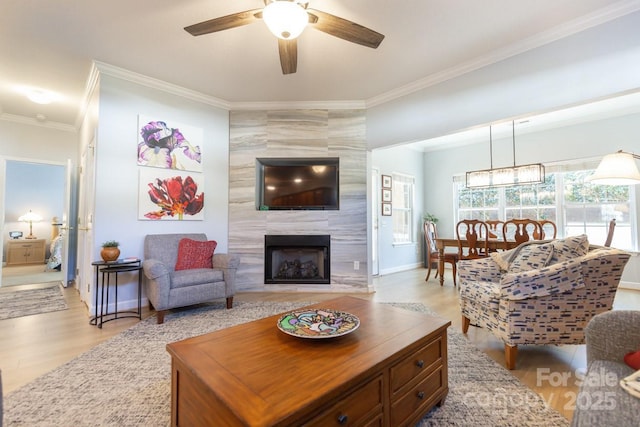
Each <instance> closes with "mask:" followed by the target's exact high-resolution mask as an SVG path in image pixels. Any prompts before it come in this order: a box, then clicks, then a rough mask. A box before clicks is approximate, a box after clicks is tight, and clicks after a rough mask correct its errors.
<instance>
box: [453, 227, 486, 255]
mask: <svg viewBox="0 0 640 427" xmlns="http://www.w3.org/2000/svg"><path fill="white" fill-rule="evenodd" d="M456 238H457V239H458V259H459V260H462V259H476V258H484V257H487V256H489V246H488V245H489V226H487V223H486V222H484V221H480V220H479V219H463V220H460V221H458V223H457V224H456ZM464 241H466V244H464V243H463V242H464Z"/></svg>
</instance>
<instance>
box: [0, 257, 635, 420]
mask: <svg viewBox="0 0 640 427" xmlns="http://www.w3.org/2000/svg"><path fill="white" fill-rule="evenodd" d="M425 273H426V270H425V269H416V270H411V271H406V272H401V273H395V274H390V275H387V276H382V277H380V278H376V279H374V283H375V286H376V292H375V293H372V294H352V295H355V296H358V297H360V298H366V299H371V300H374V301H379V302H420V303H423V304H424V305H426V306H428V307H430V308H431V309H433V310H434V311H435V312H437V313H438V314H439V315H441V316H442V317H445V318H447V319H449V320H451V322H452V326H451V327H452V328H455V329H456V330H458V331H460V308H459V305H458V291H457V289H456V288H454V287H453V283H452V281H451V280H450V277H451V274H450V272H449V271H447V272H445V278H446V280H445V284H444V286H443V287H440V286H439V284H438V282H437V280H435V279H434V278H433V277H432V278H431V279H430V280H429V281H428V282H425V281H424V277H425ZM12 288H13V287H12ZM13 289H15V288H13ZM336 296H339V295H336V294H317V293H240V294H237V295H236V297H235V300H236V301H324V300H327V299H330V298H334V297H336ZM65 299H66V300H67V304H68V305H69V309H68V310H64V311H59V312H54V313H45V314H39V315H35V316H27V317H21V318H16V319H7V320H2V321H0V369H2V380H3V386H4V392H5V394H6V393H9V392H11V391H12V390H15V389H16V388H18V387H20V386H22V385H24V384H26V383H28V382H30V381H32V380H34V379H35V378H37V377H39V376H40V375H42V374H44V373H46V372H48V371H50V370H52V369H54V368H56V367H57V366H60V365H62V364H63V363H65V362H67V361H69V360H71V359H73V358H74V357H76V356H78V355H79V354H81V353H83V352H85V351H87V350H89V349H91V348H92V347H93V346H95V345H97V344H99V343H101V342H103V341H105V340H107V339H109V338H110V337H112V336H114V335H116V334H118V333H119V332H121V331H123V330H125V329H127V328H129V327H130V326H132V325H134V324H135V323H136V322H137V319H121V320H116V321H112V322H108V323H106V324H105V325H104V327H103V328H102V329H98V328H96V327H95V326H91V325H89V322H88V314H87V309H86V306H85V305H84V303H82V302H81V301H80V299H79V297H78V294H77V291H76V290H75V289H73V288H66V289H65ZM614 309H640V292H637V291H631V290H622V289H620V290H618V293H617V295H616V300H615V303H614ZM152 314H153V313H151V312H149V311H148V310H145V311H144V313H143V316H145V317H147V316H150V315H152ZM467 336H468V338H469V340H470V341H471V342H473V343H474V344H475V345H476V346H477V347H478V348H480V349H481V350H482V351H484V352H485V353H486V354H488V355H489V356H490V357H491V358H493V359H494V360H495V361H496V362H498V363H499V364H501V365H502V366H504V353H503V345H502V343H501V342H500V341H498V340H497V339H496V338H494V337H493V335H491V334H489V333H487V332H486V331H484V330H482V329H479V328H474V327H471V328H470V330H469V333H468V335H467ZM585 365H586V355H585V349H584V346H583V345H577V346H523V347H521V348H519V350H518V362H517V369H515V370H513V371H512V373H513V375H515V376H516V377H517V378H519V379H520V380H521V381H522V382H523V383H524V384H526V385H527V386H528V387H530V388H531V389H533V390H535V391H536V392H537V393H539V394H540V395H541V396H542V397H543V398H544V399H545V401H547V402H548V403H549V404H550V405H551V406H552V407H553V408H555V409H556V410H558V411H559V412H560V413H562V414H563V415H564V416H565V417H567V418H568V419H571V416H572V414H573V409H572V407H571V406H572V400H575V399H574V398H575V394H576V393H577V387H576V385H575V381H576V375H575V373H576V369H581V368H584V367H585ZM560 375H565V376H567V378H568V380H567V381H566V384H558V381H550V380H549V379H551V380H554V379H557V378H560Z"/></svg>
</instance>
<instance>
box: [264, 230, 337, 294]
mask: <svg viewBox="0 0 640 427" xmlns="http://www.w3.org/2000/svg"><path fill="white" fill-rule="evenodd" d="M330 258H331V236H329V235H317V234H308V235H299V234H294V235H279V234H268V235H266V236H264V283H265V284H278V283H279V284H285V283H296V284H299V283H301V284H329V283H331V272H330V268H331V259H330Z"/></svg>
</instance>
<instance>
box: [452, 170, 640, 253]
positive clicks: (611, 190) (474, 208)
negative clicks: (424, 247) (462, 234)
mask: <svg viewBox="0 0 640 427" xmlns="http://www.w3.org/2000/svg"><path fill="white" fill-rule="evenodd" d="M592 172H593V171H591V170H586V171H584V170H583V171H571V172H555V173H547V176H546V180H545V182H544V183H542V184H534V185H520V186H510V187H492V188H480V189H477V188H476V189H472V188H466V187H465V186H464V183H463V182H459V183H456V185H454V191H455V192H456V194H455V195H454V196H455V198H454V200H457V201H458V203H457V206H456V216H457V218H456V221H459V220H461V219H480V220H483V221H486V220H491V219H499V220H502V221H505V220H508V219H512V218H531V219H537V220H543V219H546V220H551V221H553V222H555V223H556V225H557V227H558V238H562V237H566V236H573V235H577V234H583V233H584V234H587V236H589V242H591V243H593V244H597V245H602V244H603V243H604V241H605V240H606V236H607V231H608V226H609V221H611V219H613V218H615V219H616V229H615V233H614V236H613V243H612V246H614V247H617V248H620V249H630V250H636V249H637V248H638V242H637V241H636V239H635V237H634V236H636V235H637V232H636V230H635V224H636V212H635V202H634V200H635V194H634V190H633V187H631V186H628V185H618V186H611V185H595V184H591V183H589V182H585V178H586V177H587V176H589V175H591V173H592Z"/></svg>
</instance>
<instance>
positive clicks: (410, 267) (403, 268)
mask: <svg viewBox="0 0 640 427" xmlns="http://www.w3.org/2000/svg"><path fill="white" fill-rule="evenodd" d="M416 268H424V263H422V262H416V263H414V264H405V265H401V266H398V267H393V268H386V269H384V270H380V276H384V275H385V274H393V273H399V272H401V271H407V270H415V269H416Z"/></svg>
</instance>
